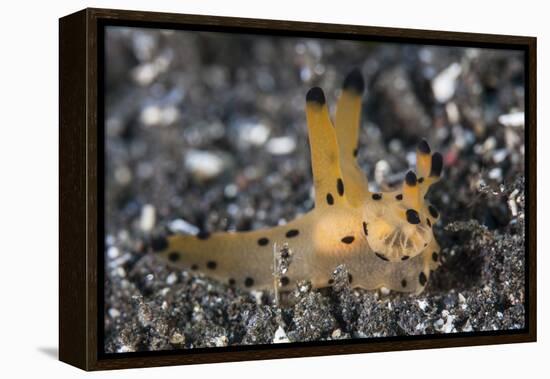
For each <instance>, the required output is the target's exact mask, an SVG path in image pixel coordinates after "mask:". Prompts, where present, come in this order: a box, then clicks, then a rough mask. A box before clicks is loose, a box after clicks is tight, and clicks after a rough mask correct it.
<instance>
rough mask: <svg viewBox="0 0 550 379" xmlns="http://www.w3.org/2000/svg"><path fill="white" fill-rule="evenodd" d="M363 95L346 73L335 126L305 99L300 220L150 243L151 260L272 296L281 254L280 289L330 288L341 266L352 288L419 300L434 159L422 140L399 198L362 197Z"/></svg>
mask: <svg viewBox="0 0 550 379" xmlns="http://www.w3.org/2000/svg"><path fill="white" fill-rule="evenodd" d="M363 90H364V81H363V78H362V76H361V73H360V72H359V71H358V70H353V71H352V72H351V73H350V74H349V75H348V76H347V77H346V79H345V80H344V84H343V90H342V93H341V95H340V97H339V99H338V103H337V111H336V115H335V117H334V125H333V123H332V121H331V118H330V115H329V111H328V108H327V104H326V100H325V96H324V93H323V91H322V90H321V89H320V88H318V87H314V88H312V89H310V90H309V92H308V93H307V96H306V116H307V117H306V118H307V126H308V134H309V143H310V150H311V165H312V171H313V184H314V189H315V207H314V209H312V210H311V211H310V212H309V213H307V214H305V215H304V216H302V217H300V218H297V219H295V220H293V221H291V222H289V223H287V224H286V225H281V226H277V227H273V228H270V229H263V230H255V231H247V232H234V233H230V232H220V233H212V234H209V233H205V232H202V233H199V234H198V235H196V236H192V235H181V234H176V235H170V236H162V237H156V238H153V240H152V241H151V246H152V249H153V251H154V252H156V253H158V254H159V255H160V256H161V257H163V258H165V259H166V260H167V261H168V262H169V263H171V264H173V265H176V266H177V267H181V268H185V269H190V270H199V271H201V272H203V273H205V274H206V275H208V276H210V277H213V278H215V279H218V280H220V281H223V282H225V283H227V284H229V285H231V286H236V287H242V288H249V289H273V285H274V267H273V266H274V253H275V251H276V250H277V249H280V248H281V247H283V246H287V247H288V249H289V250H290V251H291V252H292V263H291V264H290V266H289V268H288V270H287V271H286V272H285V273H284V275H282V276H278V277H277V280H278V286H279V288H280V289H281V290H285V289H292V288H293V287H294V285H293V284H294V283H296V282H298V281H301V280H309V281H311V283H312V285H313V286H314V287H317V288H319V287H326V286H329V285H330V283H331V277H332V273H333V271H334V269H335V268H336V267H337V266H338V265H341V264H344V265H346V267H347V269H348V271H349V273H350V277H349V278H350V281H351V284H352V286H354V287H361V288H365V289H377V288H381V287H386V288H389V289H391V290H395V291H401V292H414V293H420V292H421V291H422V290H423V289H424V288H425V286H426V283H427V281H428V278H429V276H430V273H431V271H432V270H435V269H436V268H437V267H438V265H439V259H438V254H439V246H438V244H437V242H436V240H435V238H434V235H433V231H432V226H433V224H434V223H435V222H436V221H437V219H438V218H439V214H438V211H437V210H436V209H435V208H434V207H433V206H432V205H430V204H428V203H427V202H425V200H424V199H425V196H426V193H427V191H428V189H429V187H430V186H431V185H432V184H433V183H434V182H436V181H437V180H439V178H440V176H441V171H442V157H441V154H439V153H433V154H432V152H431V150H430V147H429V145H428V144H427V142H426V141H424V140H422V142H421V143H420V144H419V146H418V148H417V151H416V174H415V173H414V172H412V171H409V172H408V173H407V175H406V177H405V180H404V182H403V185H402V187H401V188H400V189H399V190H396V191H392V192H375V193H373V192H370V191H369V189H368V181H367V178H366V175H364V174H363V173H362V172H361V170H360V168H359V166H358V164H357V162H356V157H357V149H358V133H359V126H360V116H361V97H362V93H363Z"/></svg>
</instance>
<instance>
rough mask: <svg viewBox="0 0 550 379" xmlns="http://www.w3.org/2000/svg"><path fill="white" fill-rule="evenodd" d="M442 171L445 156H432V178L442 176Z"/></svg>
mask: <svg viewBox="0 0 550 379" xmlns="http://www.w3.org/2000/svg"><path fill="white" fill-rule="evenodd" d="M441 170H443V156H441V154H439V153H434V155H432V168H431V169H430V176H435V177H439V176H441Z"/></svg>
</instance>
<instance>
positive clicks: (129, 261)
mask: <svg viewBox="0 0 550 379" xmlns="http://www.w3.org/2000/svg"><path fill="white" fill-rule="evenodd" d="M107 37H108V38H107V46H108V54H107V59H108V62H109V64H108V66H107V83H106V88H107V108H106V114H107V118H106V135H107V136H108V138H107V143H106V151H107V159H106V164H107V166H106V203H107V209H106V232H107V235H106V249H105V291H106V292H105V350H106V351H107V352H129V351H140V350H159V349H175V348H194V347H214V346H228V345H241V344H265V343H273V342H285V341H290V342H293V341H311V340H329V339H344V338H368V337H381V336H404V335H418V334H433V333H452V332H470V331H493V330H503V329H518V328H522V327H524V323H525V308H524V287H525V281H524V279H525V272H524V267H525V260H524V258H525V256H524V255H525V249H524V241H525V224H524V218H525V214H524V208H525V197H524V179H523V176H524V154H525V153H524V148H523V143H524V139H523V138H524V137H523V134H524V128H523V123H522V117H521V114H522V113H521V112H523V104H524V98H523V94H524V87H523V85H524V77H523V60H522V55H521V54H519V53H513V52H509V51H497V50H477V49H463V48H444V47H424V46H411V45H409V46H404V45H388V44H386V45H381V44H362V45H360V46H358V45H354V44H352V43H350V42H338V41H325V42H319V41H316V40H309V41H308V40H303V39H298V40H293V39H277V40H272V39H270V38H267V37H264V38H258V37H256V38H252V37H242V38H241V39H239V40H235V39H220V38H211V36H208V35H207V34H201V33H195V34H192V35H190V34H180V33H166V32H162V33H159V32H155V31H147V32H145V31H135V30H134V31H131V30H116V31H112V32H109V33H107ZM352 67H359V68H360V69H361V71H362V72H363V74H364V76H365V80H366V83H367V91H366V93H365V102H364V109H365V111H364V117H363V124H362V128H361V136H360V146H361V148H360V150H359V155H358V160H359V163H360V165H361V167H362V169H363V170H364V171H365V173H366V174H368V176H369V179H370V181H371V185H372V186H373V188H372V189H373V190H374V189H376V190H379V189H383V188H385V187H386V186H388V185H392V184H395V183H398V182H399V181H401V180H402V179H403V177H404V174H405V172H406V171H407V169H408V167H409V166H410V165H412V164H413V163H414V162H413V159H414V158H413V157H414V155H413V154H412V152H413V151H414V149H415V145H416V143H418V141H419V140H420V139H421V138H426V139H428V141H430V143H431V144H432V146H433V147H434V148H435V149H436V150H438V151H440V152H441V153H442V154H443V156H444V160H445V165H446V168H445V172H444V179H443V180H442V181H441V182H440V183H438V184H437V185H436V186H434V188H433V189H432V191H431V193H430V195H429V199H430V201H431V202H432V203H433V204H434V205H436V206H437V208H438V209H439V210H440V213H441V220H440V221H439V222H438V224H437V225H435V227H434V230H435V234H436V237H437V239H438V241H439V243H440V245H441V246H442V252H441V255H440V259H441V262H442V266H441V267H440V268H439V269H438V270H437V271H436V272H434V273H433V275H432V276H431V278H430V281H429V283H428V285H427V288H426V290H425V291H424V292H423V293H422V294H420V295H416V296H415V295H404V294H400V293H394V292H390V293H388V292H386V291H364V290H358V289H353V288H351V287H350V286H349V284H348V283H347V277H348V276H347V274H346V271H345V267H339V268H338V269H337V270H336V273H335V277H334V279H335V284H334V285H333V287H332V288H326V289H321V290H312V289H311V288H310V286H309V285H308V283H307V282H304V283H300V284H299V285H298V286H297V287H296V289H295V290H294V291H293V292H291V293H289V294H287V295H285V296H284V297H283V298H282V299H281V301H280V302H279V305H276V304H275V301H274V299H273V295H272V294H271V293H269V292H265V293H262V292H252V293H251V292H247V291H240V290H236V289H232V288H229V287H227V286H225V285H223V284H220V283H217V282H215V281H213V280H210V279H208V278H207V277H204V276H202V275H201V274H196V273H190V272H187V271H174V270H173V269H171V268H169V267H167V266H166V265H165V264H164V263H163V262H161V261H160V260H158V259H157V258H156V257H154V256H153V255H152V254H150V253H148V252H147V249H146V247H145V244H144V241H147V240H148V239H149V238H150V237H151V236H152V235H154V234H155V233H159V232H162V231H164V230H166V228H169V229H172V230H175V231H179V232H189V233H194V232H196V231H197V230H199V229H200V230H209V231H224V230H228V231H231V230H250V229H259V228H263V227H269V226H274V225H277V224H279V223H280V222H284V221H289V220H292V219H293V218H295V217H296V216H297V215H300V214H303V213H305V212H307V211H308V210H309V209H311V208H312V207H313V199H312V196H311V195H312V193H311V172H310V161H309V148H308V144H307V137H306V136H307V131H306V127H305V114H304V110H303V107H304V97H305V93H306V92H307V89H309V88H310V87H311V86H314V85H320V86H321V87H323V88H324V89H325V92H326V94H327V98H328V101H329V103H332V104H334V103H335V98H336V96H337V91H338V90H339V88H340V86H341V81H342V80H343V77H344V75H345V74H346V73H347V71H349V69H350V68H352ZM335 269H336V267H335Z"/></svg>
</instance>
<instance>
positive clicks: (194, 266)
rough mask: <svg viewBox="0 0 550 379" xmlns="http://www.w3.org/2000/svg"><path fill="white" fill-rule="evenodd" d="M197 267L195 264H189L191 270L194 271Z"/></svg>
mask: <svg viewBox="0 0 550 379" xmlns="http://www.w3.org/2000/svg"><path fill="white" fill-rule="evenodd" d="M198 269H199V266H198V265H196V264H193V265H191V270H193V271H196V270H198Z"/></svg>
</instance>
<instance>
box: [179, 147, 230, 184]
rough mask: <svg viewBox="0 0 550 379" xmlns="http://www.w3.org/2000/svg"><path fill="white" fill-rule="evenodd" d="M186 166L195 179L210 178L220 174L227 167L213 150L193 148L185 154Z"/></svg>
mask: <svg viewBox="0 0 550 379" xmlns="http://www.w3.org/2000/svg"><path fill="white" fill-rule="evenodd" d="M185 168H186V169H187V170H188V171H189V172H190V173H191V175H193V176H194V177H195V179H197V180H208V179H212V178H215V177H217V176H218V175H220V174H221V173H222V171H223V170H224V168H225V163H224V160H223V159H222V158H221V157H220V156H219V155H217V154H215V153H213V152H210V151H205V150H191V151H189V152H188V153H187V154H186V155H185Z"/></svg>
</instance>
